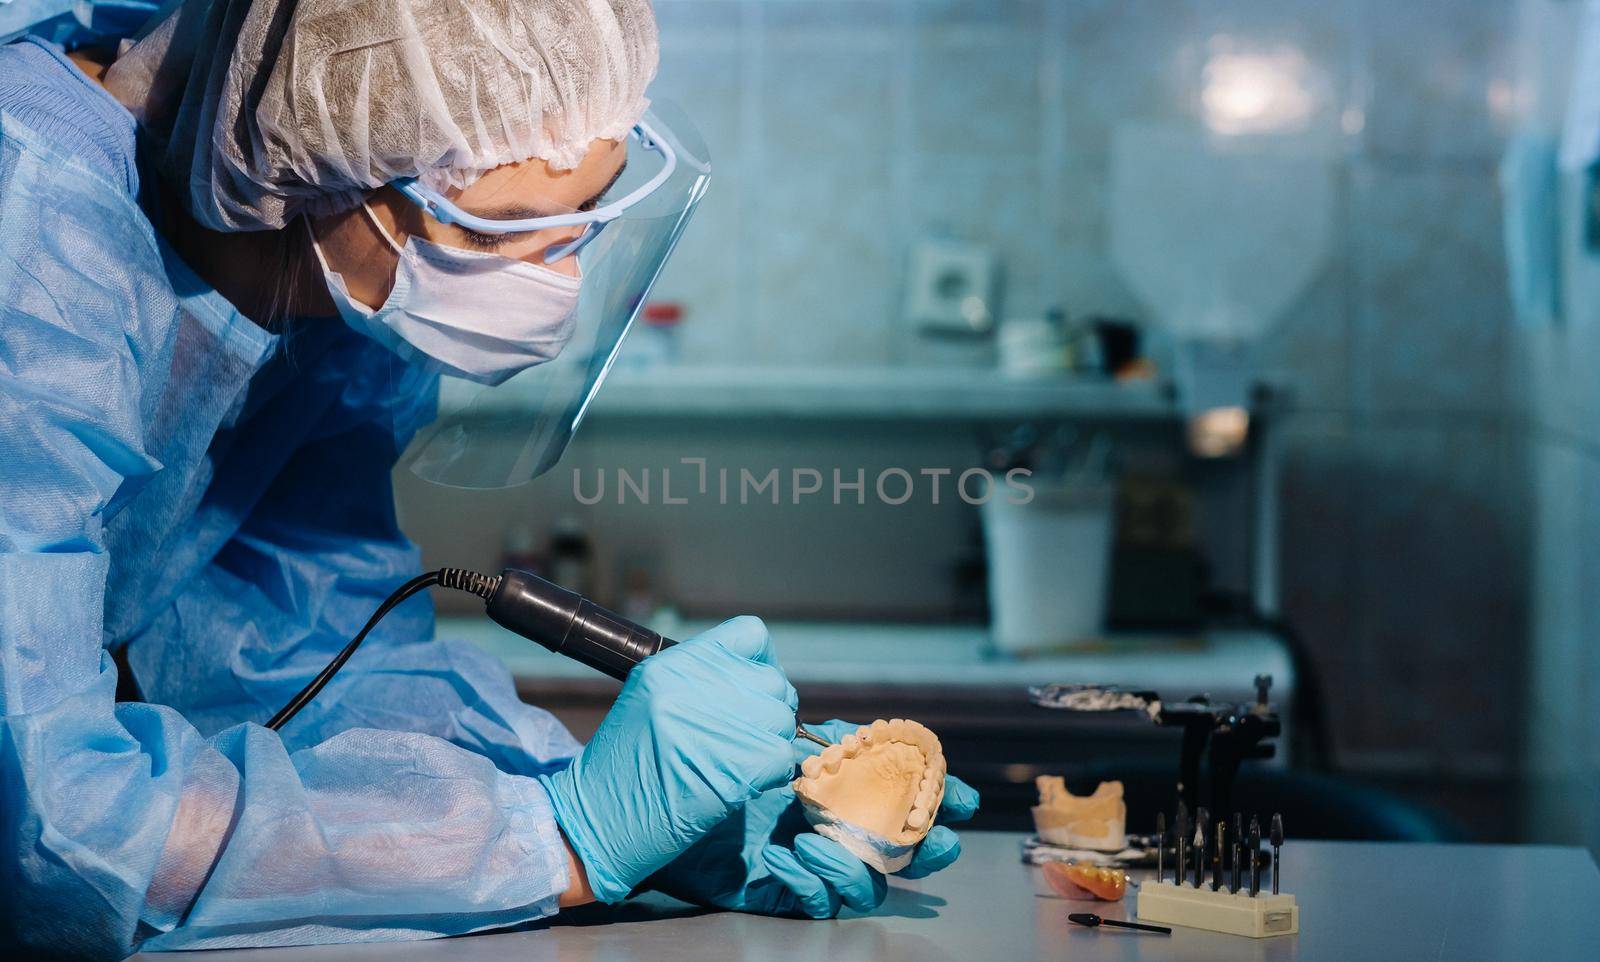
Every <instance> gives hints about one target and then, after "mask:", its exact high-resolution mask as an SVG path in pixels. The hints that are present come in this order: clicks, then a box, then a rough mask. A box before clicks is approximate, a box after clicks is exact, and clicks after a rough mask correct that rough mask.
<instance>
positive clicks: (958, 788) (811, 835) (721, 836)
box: [650, 720, 978, 919]
mask: <svg viewBox="0 0 1600 962" xmlns="http://www.w3.org/2000/svg"><path fill="white" fill-rule="evenodd" d="M808 727H809V728H810V729H811V730H812V731H813V732H816V733H817V734H818V735H821V736H822V737H823V738H826V739H827V740H828V741H830V742H834V743H837V742H838V741H839V739H841V738H843V737H844V736H845V735H848V734H850V733H851V732H854V731H855V730H856V729H857V728H859V727H860V726H859V725H855V724H851V723H848V722H842V721H837V720H835V721H830V722H824V723H823V724H821V725H812V726H808ZM821 751H822V749H821V748H819V747H817V746H816V745H813V744H811V743H810V742H805V741H797V742H796V743H795V762H796V764H798V763H799V762H802V761H804V760H805V759H806V758H807V757H809V756H811V755H815V754H818V753H820V752H821ZM977 810H978V793H977V792H976V791H975V790H974V789H973V788H972V787H971V786H970V785H968V784H967V783H966V782H963V781H962V780H961V779H959V778H956V777H954V776H950V775H947V776H945V782H944V802H943V803H942V804H941V805H940V807H939V814H938V820H939V821H940V822H959V821H963V820H965V819H968V818H971V817H972V813H973V812H976V811H977ZM960 854H961V840H960V839H959V838H958V837H957V836H956V833H955V832H953V831H951V830H950V829H949V828H947V827H945V826H944V825H935V826H934V827H933V829H932V830H931V831H929V832H928V835H927V837H926V838H924V839H923V840H922V843H921V844H920V845H918V846H917V850H916V852H915V853H914V854H913V855H912V858H911V864H910V865H907V866H906V867H905V868H903V869H901V870H900V871H899V872H896V873H895V874H896V875H899V876H901V877H902V878H912V879H915V878H922V877H924V876H927V875H932V874H933V873H934V872H937V871H939V870H940V869H942V868H945V867H946V866H948V865H950V864H951V863H952V862H954V861H955V860H956V857H957V856H959V855H960ZM650 886H651V888H654V889H657V890H659V891H662V892H665V893H667V894H668V895H671V896H673V897H675V898H680V899H684V900H685V901H689V902H695V903H698V904H701V905H713V906H716V907H718V908H725V909H735V910H737V911H741V912H755V913H759V914H762V915H799V916H810V917H812V918H818V919H827V918H833V917H834V916H836V915H838V914H839V912H840V910H841V909H843V908H850V909H855V910H856V911H858V912H870V911H872V910H873V909H875V908H877V907H878V906H879V905H881V904H882V903H883V900H884V897H885V896H886V895H887V894H888V882H887V880H886V879H885V878H884V876H883V873H881V872H878V871H877V870H875V869H873V868H871V867H870V866H868V865H867V864H866V863H864V862H862V861H861V860H860V859H858V858H856V857H855V856H854V855H852V854H850V853H849V852H848V851H847V850H845V848H844V847H843V846H842V845H840V844H839V843H837V842H835V841H833V840H831V839H826V838H823V837H822V836H821V835H818V834H816V833H815V832H812V831H811V829H810V825H809V824H807V822H806V819H805V815H804V813H803V812H802V811H801V807H800V803H799V802H798V801H796V800H795V797H794V789H792V788H790V787H789V783H788V782H785V783H784V784H783V785H782V786H780V787H778V788H774V789H771V790H770V791H767V792H763V793H762V795H761V797H760V798H757V799H755V800H753V801H751V802H750V803H748V804H746V805H745V806H744V808H743V809H742V810H741V811H739V812H738V813H736V814H734V815H733V816H731V817H730V818H729V819H728V820H727V821H725V822H723V823H722V824H721V825H719V826H717V827H716V829H715V830H713V831H712V832H711V833H710V834H708V835H707V836H706V837H705V838H703V839H701V840H700V841H699V842H697V843H696V844H695V845H694V846H693V847H692V848H690V849H689V850H688V851H687V852H684V853H683V854H682V855H680V856H679V857H678V858H676V859H674V860H673V861H672V862H671V864H669V865H668V866H667V867H666V868H664V869H662V870H661V871H660V872H659V873H657V874H656V875H655V876H654V877H653V878H652V879H651V880H650Z"/></svg>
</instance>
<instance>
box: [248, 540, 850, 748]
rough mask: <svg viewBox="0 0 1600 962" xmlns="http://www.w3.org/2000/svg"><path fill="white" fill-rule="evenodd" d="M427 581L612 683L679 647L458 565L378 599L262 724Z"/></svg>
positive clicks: (510, 576)
mask: <svg viewBox="0 0 1600 962" xmlns="http://www.w3.org/2000/svg"><path fill="white" fill-rule="evenodd" d="M432 585H438V586H440V587H441V588H454V589H455V590H457V591H466V592H470V593H472V594H475V595H477V596H478V597H479V598H482V599H483V601H484V612H485V614H487V615H488V616H489V618H490V620H492V621H494V623H495V624H497V625H499V626H501V627H502V628H507V629H509V630H511V631H514V632H516V633H517V634H519V635H521V636H522V637H524V638H527V639H528V640H529V641H533V642H536V643H538V644H539V645H542V646H543V647H545V648H548V649H549V650H551V651H553V652H555V653H556V654H558V655H564V656H566V657H568V658H571V659H572V660H573V661H578V662H582V663H583V664H585V665H588V666H589V667H590V668H593V669H595V670H596V671H599V672H600V673H602V674H604V675H608V676H610V677H612V678H615V679H616V680H618V681H622V680H624V679H626V678H627V677H628V672H630V671H632V670H633V666H635V665H637V664H638V663H639V662H641V661H644V660H645V659H646V658H649V657H650V656H651V655H653V654H655V653H656V652H658V651H660V650H661V649H663V648H669V647H671V646H672V645H675V644H677V642H675V641H673V640H672V639H671V638H663V637H662V636H661V635H660V634H658V633H657V632H654V631H651V630H650V629H649V628H646V627H644V626H643V625H636V624H634V623H633V622H631V621H629V620H628V619H626V618H624V617H622V616H621V615H619V614H617V613H616V612H614V611H607V610H606V609H605V608H602V607H600V606H599V605H597V604H595V603H594V602H592V601H590V600H589V599H588V598H585V597H583V596H582V595H580V594H578V593H577V592H576V591H569V590H567V589H566V588H563V587H561V586H560V585H558V584H554V583H552V582H549V581H546V580H544V579H543V578H541V577H539V576H538V575H535V574H530V573H528V572H526V571H518V570H517V569H515V568H507V569H505V570H504V571H502V572H500V573H499V574H497V575H486V574H480V573H478V572H476V571H467V570H465V569H463V568H440V569H439V570H438V571H430V572H427V573H426V574H421V575H418V576H417V577H415V578H412V579H411V580H410V581H408V582H406V583H405V584H403V585H401V586H400V587H399V588H397V589H395V592H394V594H392V595H390V596H389V597H388V598H386V599H384V602H383V604H381V605H379V606H378V610H377V611H375V612H373V613H372V617H371V618H369V619H367V623H366V625H365V626H364V627H363V628H362V629H361V631H359V632H358V633H357V634H356V636H355V637H354V638H352V639H350V644H348V645H345V646H344V650H343V651H341V652H339V654H337V655H335V656H334V659H333V660H332V661H330V662H328V667H326V668H324V669H322V671H320V672H318V673H317V677H315V678H313V679H311V683H310V684H309V685H307V686H305V687H304V688H302V689H300V693H299V694H297V695H295V696H294V697H293V698H291V699H290V700H289V704H287V705H284V706H283V709H282V710H281V711H279V712H278V713H277V714H276V715H273V716H272V720H271V721H269V722H267V727H268V728H270V729H272V730H273V731H277V730H278V729H280V728H282V727H283V726H284V725H286V724H288V723H289V719H291V718H293V717H294V716H295V714H296V713H297V712H299V711H300V709H302V708H304V707H306V705H307V704H309V703H310V702H311V699H313V698H315V697H317V692H319V691H321V690H322V689H323V687H324V686H326V685H327V684H328V682H329V681H331V680H332V679H333V676H334V675H336V674H338V673H339V669H340V668H343V667H344V663H345V662H347V661H349V660H350V656H351V655H353V654H355V653H356V649H357V648H359V647H361V642H362V640H363V639H364V638H366V637H367V632H369V631H371V630H372V629H373V626H374V625H376V624H377V623H378V622H380V621H382V620H383V616H384V615H387V614H388V613H389V612H390V611H392V610H394V608H395V606H396V605H398V604H400V602H402V601H405V600H406V599H407V598H409V597H411V596H412V595H414V594H416V593H417V592H419V591H421V590H422V589H424V588H427V587H430V586H432ZM794 733H795V737H796V738H804V739H806V740H807V741H809V742H812V743H813V744H816V745H819V746H821V747H824V748H826V747H827V746H828V745H829V742H828V740H827V739H825V738H823V737H821V736H820V735H815V734H812V733H811V732H808V731H806V729H805V727H804V726H802V725H796V726H795V732H794Z"/></svg>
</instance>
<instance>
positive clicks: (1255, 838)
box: [1245, 815, 1261, 897]
mask: <svg viewBox="0 0 1600 962" xmlns="http://www.w3.org/2000/svg"><path fill="white" fill-rule="evenodd" d="M1245 850H1246V851H1247V852H1248V853H1249V854H1250V895H1251V896H1252V897H1254V896H1257V895H1260V894H1261V859H1260V858H1259V857H1258V855H1259V853H1260V852H1261V819H1259V818H1256V817H1255V816H1254V815H1252V816H1250V842H1249V844H1247V845H1246V846H1245Z"/></svg>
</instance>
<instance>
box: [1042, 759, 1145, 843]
mask: <svg viewBox="0 0 1600 962" xmlns="http://www.w3.org/2000/svg"><path fill="white" fill-rule="evenodd" d="M1034 784H1035V785H1037V786H1039V804H1038V805H1035V806H1034V807H1033V827H1034V828H1035V829H1037V830H1038V832H1039V837H1040V838H1041V839H1043V840H1044V841H1046V842H1049V843H1051V844H1053V845H1065V846H1066V847H1068V848H1079V849H1083V848H1087V849H1096V850H1099V851H1112V852H1114V851H1117V850H1119V849H1121V848H1122V847H1123V845H1124V843H1125V842H1126V841H1127V821H1128V806H1127V805H1126V804H1124V802H1123V801H1122V783H1121V782H1101V783H1100V784H1099V785H1098V786H1097V787H1096V788H1095V790H1094V794H1093V795H1084V796H1079V795H1074V794H1072V793H1071V792H1069V791H1067V784H1066V780H1065V779H1063V778H1062V777H1061V776H1059V775H1040V776H1039V777H1038V778H1036V779H1034Z"/></svg>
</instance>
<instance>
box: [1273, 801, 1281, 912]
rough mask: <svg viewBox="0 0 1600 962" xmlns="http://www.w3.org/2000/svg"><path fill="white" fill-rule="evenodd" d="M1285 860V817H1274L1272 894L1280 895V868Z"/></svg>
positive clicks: (1274, 815)
mask: <svg viewBox="0 0 1600 962" xmlns="http://www.w3.org/2000/svg"><path fill="white" fill-rule="evenodd" d="M1282 858H1283V816H1282V815H1278V814H1276V813H1275V814H1273V816H1272V894H1273V895H1277V894H1278V866H1279V863H1280V862H1281V861H1282Z"/></svg>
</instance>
